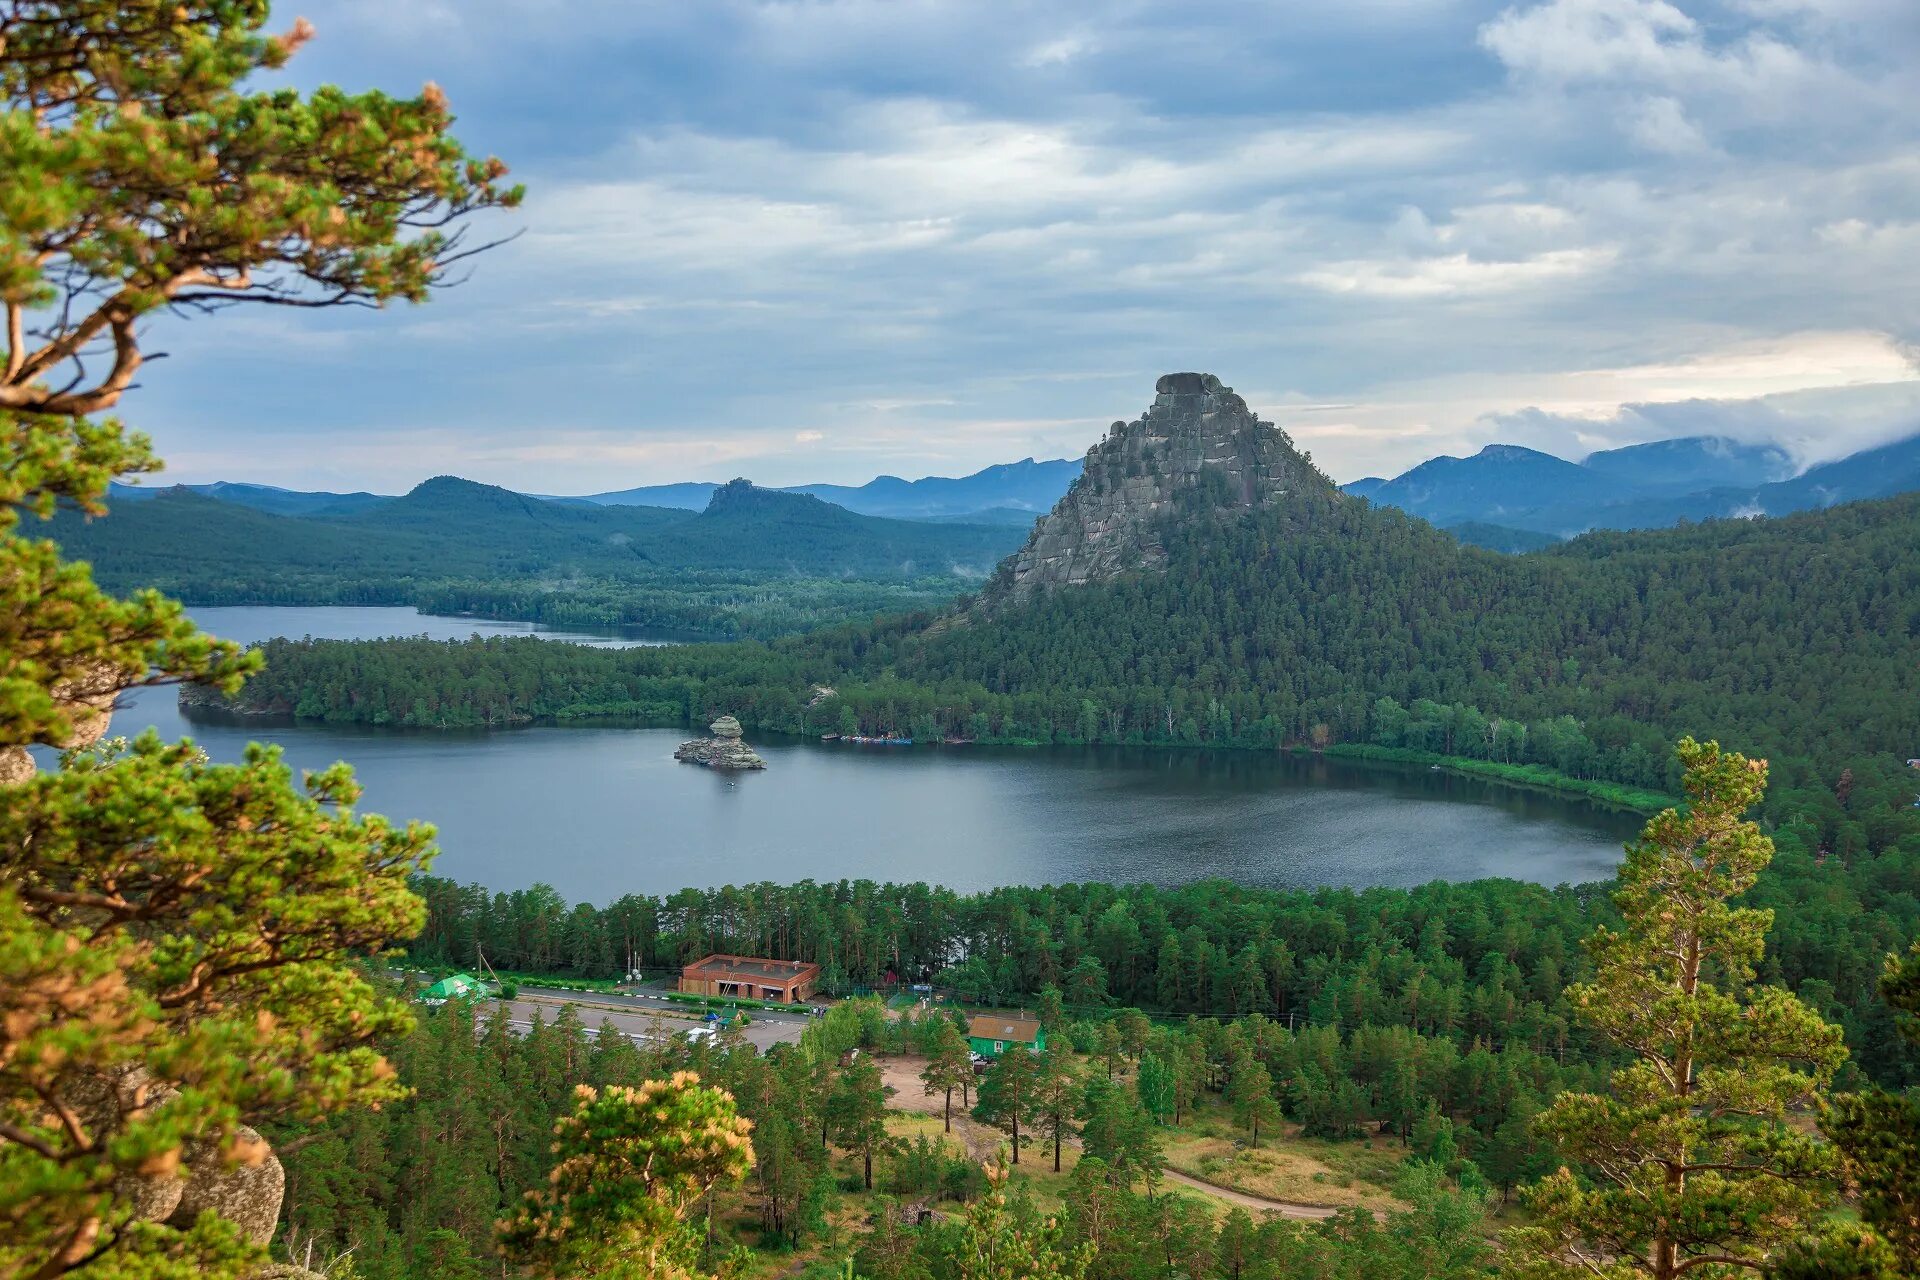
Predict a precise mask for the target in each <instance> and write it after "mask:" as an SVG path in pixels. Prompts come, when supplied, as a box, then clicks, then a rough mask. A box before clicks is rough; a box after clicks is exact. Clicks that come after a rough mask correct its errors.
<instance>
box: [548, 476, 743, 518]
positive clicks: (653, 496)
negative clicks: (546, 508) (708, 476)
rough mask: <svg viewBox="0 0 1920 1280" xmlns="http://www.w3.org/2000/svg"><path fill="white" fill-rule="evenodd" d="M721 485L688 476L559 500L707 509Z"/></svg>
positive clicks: (686, 509)
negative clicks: (715, 491) (675, 481)
mask: <svg viewBox="0 0 1920 1280" xmlns="http://www.w3.org/2000/svg"><path fill="white" fill-rule="evenodd" d="M719 487H720V485H719V482H718V481H714V480H689V481H685V482H683V483H680V484H648V485H641V486H640V487H639V488H637V489H618V490H615V491H614V492H612V493H589V494H586V495H585V496H583V497H579V498H556V499H553V500H554V501H556V502H568V503H579V502H591V503H594V504H596V505H598V506H603V507H676V508H678V509H680V510H682V511H704V510H706V506H707V502H708V500H709V499H711V498H712V497H713V491H714V490H715V489H718V488H719Z"/></svg>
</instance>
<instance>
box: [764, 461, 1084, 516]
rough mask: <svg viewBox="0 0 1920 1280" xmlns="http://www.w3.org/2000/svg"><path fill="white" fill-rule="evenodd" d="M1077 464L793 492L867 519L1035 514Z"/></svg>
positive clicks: (1048, 504) (1001, 467)
mask: <svg viewBox="0 0 1920 1280" xmlns="http://www.w3.org/2000/svg"><path fill="white" fill-rule="evenodd" d="M1080 465H1081V464H1080V462H1079V460H1078V459H1069V458H1058V459H1054V460H1052V461H1049V462H1036V461H1034V460H1033V459H1032V458H1022V459H1020V461H1018V462H1004V463H1000V464H998V465H996V466H991V467H985V468H983V469H981V470H979V471H976V472H974V473H973V474H972V475H969V476H960V477H957V478H950V477H947V476H928V477H926V478H925V479H922V480H902V479H900V478H899V477H898V476H879V477H876V478H875V479H872V480H869V481H867V483H865V484H863V485H835V484H809V485H797V486H795V487H794V488H793V489H791V490H789V492H799V493H810V494H812V495H813V496H815V497H816V498H825V499H826V500H827V501H828V502H833V503H838V504H839V505H840V506H843V507H845V508H847V509H848V510H849V511H856V512H859V513H861V514H863V515H872V516H892V517H895V518H898V519H910V520H926V519H937V518H942V517H948V516H966V515H971V514H973V513H974V512H978V511H987V510H990V509H993V508H1008V507H1010V508H1014V509H1016V510H1022V511H1029V512H1032V513H1033V514H1034V515H1036V516H1037V515H1039V514H1040V513H1042V512H1044V511H1047V510H1050V509H1051V508H1052V507H1053V504H1054V503H1056V502H1058V501H1059V500H1060V495H1062V494H1064V493H1065V492H1066V491H1067V486H1068V485H1070V484H1072V483H1073V479H1074V477H1075V476H1077V475H1079V474H1080Z"/></svg>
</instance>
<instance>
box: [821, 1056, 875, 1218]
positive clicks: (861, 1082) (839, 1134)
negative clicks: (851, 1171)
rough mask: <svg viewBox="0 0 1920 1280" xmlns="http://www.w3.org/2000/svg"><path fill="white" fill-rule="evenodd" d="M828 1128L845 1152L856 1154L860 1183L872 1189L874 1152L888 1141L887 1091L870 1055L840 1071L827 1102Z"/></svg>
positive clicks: (858, 1059)
mask: <svg viewBox="0 0 1920 1280" xmlns="http://www.w3.org/2000/svg"><path fill="white" fill-rule="evenodd" d="M827 1126H828V1128H829V1129H831V1130H832V1132H833V1138H834V1141H835V1142H837V1143H839V1144H840V1146H841V1147H842V1148H843V1149H844V1150H847V1151H857V1152H859V1154H860V1159H861V1164H862V1169H863V1173H862V1178H863V1181H864V1183H865V1185H866V1188H867V1190H869V1191H871V1190H873V1153H874V1152H876V1151H878V1150H879V1149H880V1148H881V1147H882V1146H883V1145H885V1143H886V1140H887V1090H886V1086H885V1084H883V1083H882V1081H881V1079H880V1065H879V1064H878V1063H877V1062H875V1061H874V1060H873V1055H871V1054H866V1053H863V1054H861V1055H860V1056H859V1057H857V1058H855V1059H854V1060H853V1061H852V1062H850V1063H848V1064H847V1065H846V1066H844V1067H842V1068H840V1073H839V1076H838V1077H837V1078H836V1080H835V1081H834V1086H833V1092H832V1094H831V1095H830V1096H829V1097H828V1099H827Z"/></svg>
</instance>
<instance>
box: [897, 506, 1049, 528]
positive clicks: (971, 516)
mask: <svg viewBox="0 0 1920 1280" xmlns="http://www.w3.org/2000/svg"><path fill="white" fill-rule="evenodd" d="M1044 514H1045V513H1044V512H1040V511H1028V510H1027V509H1026V508H1024V507H988V508H987V509H986V510H984V511H969V512H967V513H966V514H965V515H962V516H928V517H926V519H927V520H928V521H929V522H931V523H934V524H1006V525H1018V526H1019V527H1020V528H1022V529H1030V528H1032V527H1033V522H1034V521H1035V520H1038V519H1039V518H1040V517H1041V516H1042V515H1044Z"/></svg>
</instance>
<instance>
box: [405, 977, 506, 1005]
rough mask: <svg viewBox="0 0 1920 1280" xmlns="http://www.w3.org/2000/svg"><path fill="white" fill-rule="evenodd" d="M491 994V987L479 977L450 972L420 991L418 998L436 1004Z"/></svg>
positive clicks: (426, 1002) (423, 1001)
mask: <svg viewBox="0 0 1920 1280" xmlns="http://www.w3.org/2000/svg"><path fill="white" fill-rule="evenodd" d="M492 994H493V991H492V989H491V988H489V987H488V986H487V984H486V983H484V982H482V981H480V979H478V978H472V977H468V976H467V975H466V974H464V973H450V974H448V975H447V976H446V977H444V978H442V979H440V981H438V982H436V983H434V984H433V985H432V986H430V987H428V988H427V989H426V990H425V991H423V992H421V993H420V999H421V1002H422V1003H424V1004H426V1005H429V1006H438V1005H443V1004H445V1003H446V1002H447V1001H449V1000H478V999H481V998H482V997H484V996H490V995H492Z"/></svg>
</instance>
